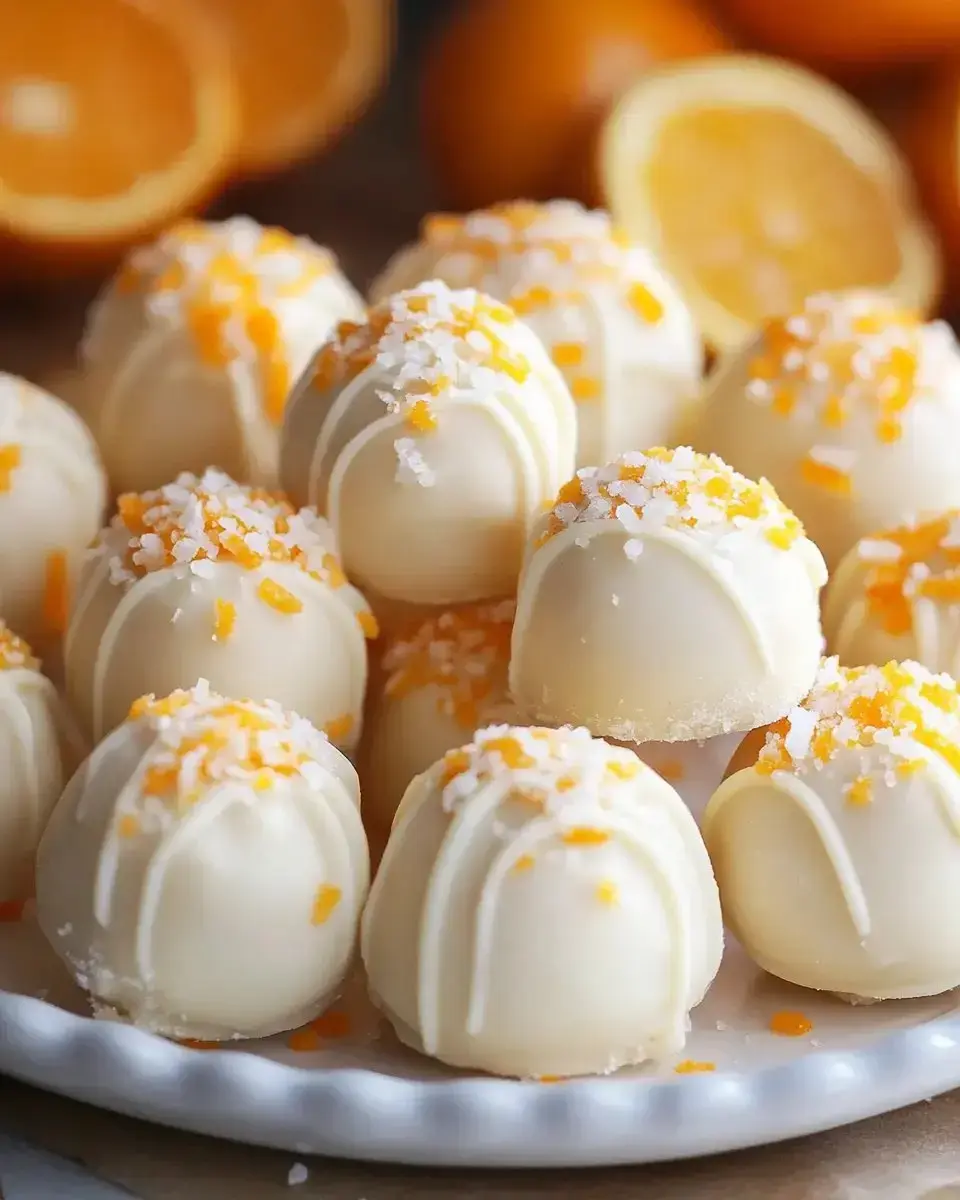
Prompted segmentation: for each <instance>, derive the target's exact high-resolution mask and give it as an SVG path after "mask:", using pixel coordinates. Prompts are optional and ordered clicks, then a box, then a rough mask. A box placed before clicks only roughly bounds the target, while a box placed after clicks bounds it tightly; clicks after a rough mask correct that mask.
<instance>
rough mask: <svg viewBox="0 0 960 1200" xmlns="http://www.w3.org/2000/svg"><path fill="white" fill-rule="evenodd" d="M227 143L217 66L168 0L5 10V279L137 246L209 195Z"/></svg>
mask: <svg viewBox="0 0 960 1200" xmlns="http://www.w3.org/2000/svg"><path fill="white" fill-rule="evenodd" d="M235 135H236V98H235V91H234V83H233V74H232V70H231V67H230V62H229V56H228V55H227V54H226V52H225V51H224V49H223V48H222V41H221V38H220V37H219V35H218V33H217V31H216V30H215V29H214V28H213V27H212V26H211V25H210V23H209V22H208V21H205V20H204V19H203V17H202V14H200V15H199V16H198V14H197V13H196V12H195V11H193V10H192V8H189V7H187V6H185V4H184V3H183V2H182V0H82V3H78V2H77V0H29V3H26V4H15V5H9V6H7V8H6V11H5V13H4V23H3V34H2V36H0V242H2V243H3V247H2V248H3V251H4V255H5V257H6V258H7V259H8V260H9V261H10V262H12V263H13V264H14V267H15V269H17V270H18V271H20V272H22V271H24V270H30V269H33V268H35V267H39V266H41V265H43V264H47V265H53V266H55V267H56V269H57V270H58V271H68V270H69V269H71V268H72V267H75V266H78V265H81V266H82V265H86V264H88V263H89V262H91V261H99V260H103V259H105V258H111V257H114V256H115V255H117V254H119V253H120V252H121V251H122V250H123V248H124V247H125V246H126V245H128V244H129V243H131V242H134V241H138V240H141V239H143V238H145V237H149V236H151V235H152V234H153V233H155V232H156V231H157V230H158V229H159V228H161V227H162V226H164V225H166V224H167V223H169V222H170V221H172V220H175V219H176V218H178V217H179V216H181V215H182V214H183V213H184V212H186V211H188V210H190V209H192V208H195V207H197V206H198V205H200V204H201V203H202V202H203V201H205V200H206V199H207V198H209V197H210V195H211V194H212V193H213V192H214V190H215V189H216V188H217V187H218V186H219V185H220V183H221V182H222V181H223V180H224V178H225V176H226V173H227V171H228V170H229V167H230V165H231V162H232V160H233V157H234V153H235Z"/></svg>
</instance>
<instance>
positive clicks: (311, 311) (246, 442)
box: [80, 217, 363, 492]
mask: <svg viewBox="0 0 960 1200" xmlns="http://www.w3.org/2000/svg"><path fill="white" fill-rule="evenodd" d="M362 313H363V303H362V301H361V299H360V297H359V296H358V295H357V293H356V292H355V291H354V290H353V288H352V287H351V286H350V284H349V283H348V282H347V280H346V279H345V278H344V276H343V275H342V274H341V273H340V271H339V270H338V268H337V264H336V260H335V259H334V257H333V255H332V254H331V253H330V252H329V251H328V250H325V249H323V248H322V247H320V246H317V245H315V244H314V243H313V242H311V241H309V240H308V239H307V238H298V237H294V236H293V235H292V234H289V233H287V232H286V230H283V229H267V228H263V227H262V226H260V225H258V224H257V223H256V222H255V221H252V220H250V218H249V217H233V218H231V219H230V220H228V221H223V222H221V223H209V224H204V223H201V222H198V221H190V222H186V223H184V224H181V225H177V226H175V227H174V228H173V229H171V230H170V231H169V232H168V233H165V234H164V235H163V236H162V237H161V238H159V239H158V240H157V241H156V242H155V243H153V244H152V245H148V246H143V247H140V248H139V249H137V250H135V251H134V252H133V253H132V254H131V255H130V257H129V258H128V260H127V262H126V263H125V264H124V266H123V267H122V268H121V270H120V272H119V274H118V275H117V277H116V278H115V279H114V280H113V282H112V283H111V284H110V285H109V286H108V287H107V289H106V291H105V292H104V293H103V295H102V296H101V297H100V298H99V300H98V301H97V302H96V304H95V306H94V308H93V310H92V312H91V314H90V318H89V322H88V325H87V332H86V337H85V339H84V342H83V360H84V380H83V388H82V390H83V398H82V400H81V401H80V403H81V405H82V407H83V410H84V413H85V415H86V416H87V419H88V420H89V421H90V423H91V425H92V427H93V430H94V432H95V434H96V436H97V440H98V442H99V443H100V449H101V451H102V453H103V457H104V461H105V463H106V466H107V472H108V474H109V476H110V482H111V484H112V485H113V488H114V491H117V492H125V491H136V492H139V491H146V490H147V489H149V488H156V487H159V486H161V485H162V484H164V483H166V482H167V480H169V479H173V478H174V477H175V476H176V475H178V474H179V473H180V472H181V471H194V472H196V473H198V474H199V473H200V472H201V471H203V470H204V469H205V468H206V467H208V466H209V465H211V464H215V465H216V466H218V467H220V468H221V469H222V470H224V471H226V472H227V473H228V474H231V475H233V477H234V478H236V479H239V480H241V481H242V482H244V483H256V484H262V485H264V486H267V487H271V486H274V485H275V484H276V472H277V454H278V439H279V430H280V425H281V423H282V421H283V410H284V406H285V404H286V401H287V397H288V395H289V393H290V388H291V387H292V385H293V383H294V382H295V380H296V378H297V376H298V375H299V373H300V372H301V371H302V370H303V368H304V367H305V366H306V364H307V362H309V360H310V356H311V355H312V354H313V352H314V351H315V350H316V348H317V347H318V346H319V345H320V344H321V343H322V342H323V341H324V339H325V338H326V337H327V335H328V334H329V332H330V330H331V329H332V328H333V326H334V325H335V324H336V322H337V321H339V320H342V319H345V318H347V317H352V318H358V317H360V316H361V315H362Z"/></svg>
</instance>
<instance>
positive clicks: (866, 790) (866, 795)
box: [846, 775, 873, 808]
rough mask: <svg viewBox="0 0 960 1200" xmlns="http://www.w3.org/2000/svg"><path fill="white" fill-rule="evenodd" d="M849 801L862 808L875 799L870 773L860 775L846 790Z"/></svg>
mask: <svg viewBox="0 0 960 1200" xmlns="http://www.w3.org/2000/svg"><path fill="white" fill-rule="evenodd" d="M846 797H847V803H848V804H852V805H853V806H854V807H855V808H862V807H863V806H864V805H866V804H870V803H871V802H872V801H873V780H872V779H871V778H870V776H869V775H858V776H857V778H856V779H855V780H854V781H853V783H851V784H850V786H849V787H848V788H847V792H846Z"/></svg>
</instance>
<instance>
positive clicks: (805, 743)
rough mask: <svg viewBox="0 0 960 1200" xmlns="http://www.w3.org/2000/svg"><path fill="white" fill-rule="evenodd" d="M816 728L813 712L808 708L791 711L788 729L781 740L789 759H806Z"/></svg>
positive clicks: (815, 716) (815, 718) (815, 717)
mask: <svg viewBox="0 0 960 1200" xmlns="http://www.w3.org/2000/svg"><path fill="white" fill-rule="evenodd" d="M816 728H817V714H816V713H815V712H813V711H811V710H810V709H808V708H795V709H793V710H792V711H791V713H790V728H789V729H788V730H787V733H786V735H785V737H784V739H783V745H784V748H785V749H786V751H787V753H788V754H789V755H790V757H791V758H805V757H806V754H807V751H808V750H809V749H810V743H811V741H812V739H813V735H814V731H815V730H816Z"/></svg>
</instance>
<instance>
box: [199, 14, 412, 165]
mask: <svg viewBox="0 0 960 1200" xmlns="http://www.w3.org/2000/svg"><path fill="white" fill-rule="evenodd" d="M193 2H194V3H195V4H197V5H199V7H201V8H202V9H204V10H205V11H206V12H207V13H208V14H210V15H212V16H214V17H216V18H217V20H218V21H219V22H220V25H221V28H222V30H223V33H224V36H225V37H226V39H227V42H228V44H229V45H230V48H231V51H232V53H233V56H234V64H235V68H236V71H237V79H238V83H239V87H240V118H241V136H240V169H241V170H242V171H245V172H247V173H249V174H259V173H261V172H266V171H271V170H274V169H276V168H278V167H282V166H286V165H287V164H288V163H291V162H294V161H295V160H297V159H299V158H303V157H305V156H306V155H307V154H310V153H313V152H315V151H316V150H319V149H320V148H321V147H322V146H323V145H324V144H325V143H326V142H328V141H329V140H330V139H331V138H332V137H333V136H334V135H335V134H337V133H339V132H340V131H341V130H343V129H344V128H346V126H347V125H348V124H349V123H350V122H351V121H352V120H354V119H355V118H356V117H357V116H359V115H360V113H361V111H362V110H363V109H364V108H365V106H366V105H367V103H368V102H369V101H370V100H371V98H372V97H373V96H374V95H375V94H376V92H377V90H378V88H379V87H380V84H381V83H382V82H383V79H384V78H385V76H386V73H387V68H388V66H389V61H390V54H391V50H392V45H393V7H394V6H393V0H193Z"/></svg>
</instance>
